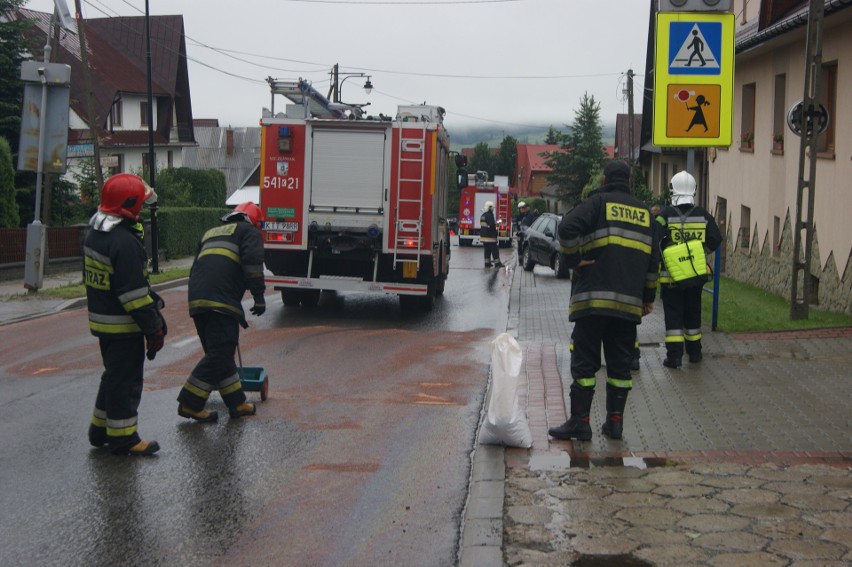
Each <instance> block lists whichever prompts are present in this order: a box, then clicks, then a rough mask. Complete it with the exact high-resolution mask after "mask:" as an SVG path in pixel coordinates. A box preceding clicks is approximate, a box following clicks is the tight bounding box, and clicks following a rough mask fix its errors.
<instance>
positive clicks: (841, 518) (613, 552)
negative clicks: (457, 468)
mask: <svg viewBox="0 0 852 567" xmlns="http://www.w3.org/2000/svg"><path fill="white" fill-rule="evenodd" d="M551 274H552V271H550V270H546V269H544V268H539V267H537V268H536V269H535V271H534V272H524V271H522V270H518V271H517V272H515V274H514V279H513V293H512V295H511V300H510V301H512V302H514V304H513V305H510V315H509V331H510V332H511V333H513V334H514V336H516V338H517V339H518V341H519V342H520V343H521V344H522V346H523V347H524V352H525V364H524V366H525V369H524V372H523V374H524V377H525V378H526V379H527V386H528V388H527V391H526V393H525V396H524V399H523V400H522V403H523V404H524V406H525V407H526V408H527V416H528V420H529V423H530V429H531V431H532V434H533V439H534V445H533V448H532V449H517V448H508V449H505V452H504V462H503V464H504V465H505V469H504V470H505V483H504V493H503V494H502V497H503V516H502V538H501V541H500V549H501V556H502V562H503V564H504V565H513V566H514V565H531V566H532V565H536V566H539V565H541V566H544V565H572V566H578V567H582V566H586V567H593V566H623V567H631V566H640V565H655V566H677V567H686V566H714V567H724V566H749V567H752V566H757V567H759V566H764V565H765V566H787V567H805V566H808V567H817V566H819V567H834V566H841V565H842V566H848V565H852V547H850V546H852V418H850V415H852V393H850V389H849V386H850V377H852V329H834V330H828V331H825V330H823V331H807V332H795V333H790V332H786V333H767V334H750V335H730V334H725V333H716V332H713V331H711V330H710V329H704V341H703V342H704V350H705V361H704V362H703V363H701V364H700V365H690V364H688V363H687V364H685V366H684V369H682V370H669V369H667V368H665V367H663V366H662V358H663V357H664V356H665V348H664V345H663V343H662V339H663V336H664V324H663V320H662V315H663V313H662V305H661V304H660V303H659V301H658V302H657V305H656V308H655V311H654V313H653V314H652V315H651V316H649V317H647V318H646V320H645V321H643V324H642V325H641V326H640V327H639V341H640V345H641V351H642V364H641V370H640V371H639V372H638V373H636V375H635V377H634V390H633V392H631V394H630V398H629V399H628V408H627V413H626V416H625V435H624V440H623V441H612V440H609V439H608V438H606V437H604V436H602V435H600V434H599V433H598V432H599V431H600V426H601V424H602V422H603V419H604V415H605V409H604V400H605V394H604V389H603V388H602V387H599V390H600V392H598V395H597V396H596V399H595V403H594V412H593V415H592V426H593V430H594V431H595V436H594V437H593V440H592V441H590V442H570V441H569V442H565V441H557V440H552V439H550V438H549V437H548V436H547V428H548V427H552V426H554V425H558V424H560V423H562V421H564V419H565V418H566V401H567V399H566V396H567V391H566V387H567V386H568V384H570V371H569V363H570V355H569V353H568V351H567V341H568V337H569V336H570V325H569V323H568V317H567V308H568V296H569V293H570V283H566V282H563V281H561V280H556V279H555V278H553V277H552V276H551ZM604 379H605V369H604V370H602V372H601V373H600V374H599V376H598V383H599V385H600V384H603V383H604ZM563 382H564V384H563ZM491 449H493V448H489V450H491ZM470 556H471V555H468V557H470ZM482 557H485V555H482ZM469 564H475V563H469ZM480 564H483V565H484V564H485V563H480Z"/></svg>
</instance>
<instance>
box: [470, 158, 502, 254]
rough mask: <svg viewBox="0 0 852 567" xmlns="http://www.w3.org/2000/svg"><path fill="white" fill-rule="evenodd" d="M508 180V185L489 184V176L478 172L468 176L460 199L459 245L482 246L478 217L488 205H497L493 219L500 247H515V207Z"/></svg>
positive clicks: (491, 182)
mask: <svg viewBox="0 0 852 567" xmlns="http://www.w3.org/2000/svg"><path fill="white" fill-rule="evenodd" d="M509 199H510V196H509V187H508V180H507V182H506V184H505V185H500V184H498V183H497V182H495V181H488V173H487V172H485V171H477V172H476V173H475V174H473V173H472V174H470V175H468V184H467V187H463V188H462V190H461V196H460V197H459V246H473V245H474V244H479V217H480V216H482V213H483V212H484V211H485V203H486V202H487V201H491V202H493V203H494V220H496V221H497V244H498V246H500V247H501V248H506V247H510V246H511V245H512V205H511V202H510V200H509Z"/></svg>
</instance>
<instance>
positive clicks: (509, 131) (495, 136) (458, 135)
mask: <svg viewBox="0 0 852 567" xmlns="http://www.w3.org/2000/svg"><path fill="white" fill-rule="evenodd" d="M553 127H554V128H556V129H557V130H559V131H560V132H563V133H565V132H568V130H569V128H568V126H566V125H565V124H553ZM549 129H550V126H549V125H548V126H538V127H536V126H518V127H499V126H473V127H472V126H463V125H462V126H458V127H454V126H453V125H452V123H447V130H448V131H449V133H450V145H451V146H452V148H453V149H455V150H458V149H459V148H466V147H472V146H475V145H476V144H478V143H480V142H485V143H486V144H488V146H489V147H498V146H499V145H500V142H502V141H503V138H505V137H506V136H512V137H513V138H515V139H516V140H518V143H520V144H543V143H544V139H545V138H546V137H547V131H548V130H549ZM601 137H602V138H603V143H604V145H611V144H612V143H613V140H614V139H615V124H614V123H613V124H606V123H604V124H603V125H602V127H601Z"/></svg>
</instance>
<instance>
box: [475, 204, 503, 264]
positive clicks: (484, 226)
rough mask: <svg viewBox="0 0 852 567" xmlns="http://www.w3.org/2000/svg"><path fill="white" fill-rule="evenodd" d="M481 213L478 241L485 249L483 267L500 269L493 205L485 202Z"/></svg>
mask: <svg viewBox="0 0 852 567" xmlns="http://www.w3.org/2000/svg"><path fill="white" fill-rule="evenodd" d="M482 211H483V212H482V216H481V217H479V241H480V242H481V243H482V246H483V247H484V248H485V267H486V268H490V267H491V266H494V267H496V268H500V267H502V266H503V264H502V262H500V249H499V248H498V247H497V221H496V220H495V219H494V203H493V202H491V201H485V206H483V208H482ZM492 259H493V260H494V263H493V264H492V263H491V260H492Z"/></svg>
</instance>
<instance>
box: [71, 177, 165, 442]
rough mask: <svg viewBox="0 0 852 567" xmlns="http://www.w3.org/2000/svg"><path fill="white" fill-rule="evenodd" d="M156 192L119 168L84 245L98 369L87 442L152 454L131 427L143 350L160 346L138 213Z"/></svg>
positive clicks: (160, 324) (156, 302) (161, 332)
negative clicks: (100, 371) (100, 362)
mask: <svg viewBox="0 0 852 567" xmlns="http://www.w3.org/2000/svg"><path fill="white" fill-rule="evenodd" d="M156 199H157V195H156V193H154V190H153V189H152V188H151V187H149V186H148V185H147V184H146V183H145V182H144V181H143V180H142V179H141V178H140V177H138V176H136V175H131V174H129V173H119V174H117V175H113V176H112V177H110V178H109V179H108V180H107V181H106V183H104V185H103V188H102V189H101V200H100V205H98V211H97V212H96V213H95V214H94V215H93V216H92V218H91V219H90V220H89V226H90V230H89V232H88V234H87V235H86V239H85V241H84V244H83V254H84V272H83V277H84V280H85V284H86V299H87V303H88V311H89V329H90V330H91V332H92V334H93V335H95V336H96V337H98V342H99V344H100V350H101V358H102V359H103V363H104V372H103V374H102V375H101V381H100V386H99V387H98V394H97V397H96V398H95V410H94V414H93V416H92V421H91V424H90V425H89V442H90V443H91V444H92V445H93V446H95V447H103V446H104V445H106V446H108V447H109V450H110V452H112V453H114V454H119V455H145V456H147V455H153V454H154V453H156V452H157V451H158V450H159V449H160V446H159V444H158V443H157V442H156V441H143V440H142V439H140V437H139V434H138V432H137V417H138V414H137V410H138V409H139V402H140V400H141V399H142V384H143V375H142V374H143V368H144V364H145V355H146V351H147V356H148V359H149V360H153V358H154V356H155V355H156V354H157V352H158V351H159V350H160V349H161V348H163V342H164V339H165V336H166V332H167V330H166V322H165V320H164V319H163V316H162V315H161V313H160V309H161V308H162V307H163V305H162V301H161V300H160V298H159V297H158V296H157V295H156V294H155V293H154V292H153V291H152V290H151V287H150V285H149V282H148V255H147V253H146V252H145V246H144V245H143V241H142V225H141V224H140V223H139V212H140V211H141V210H142V205H143V204H145V203H148V204H151V203H153V202H155V201H156Z"/></svg>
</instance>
